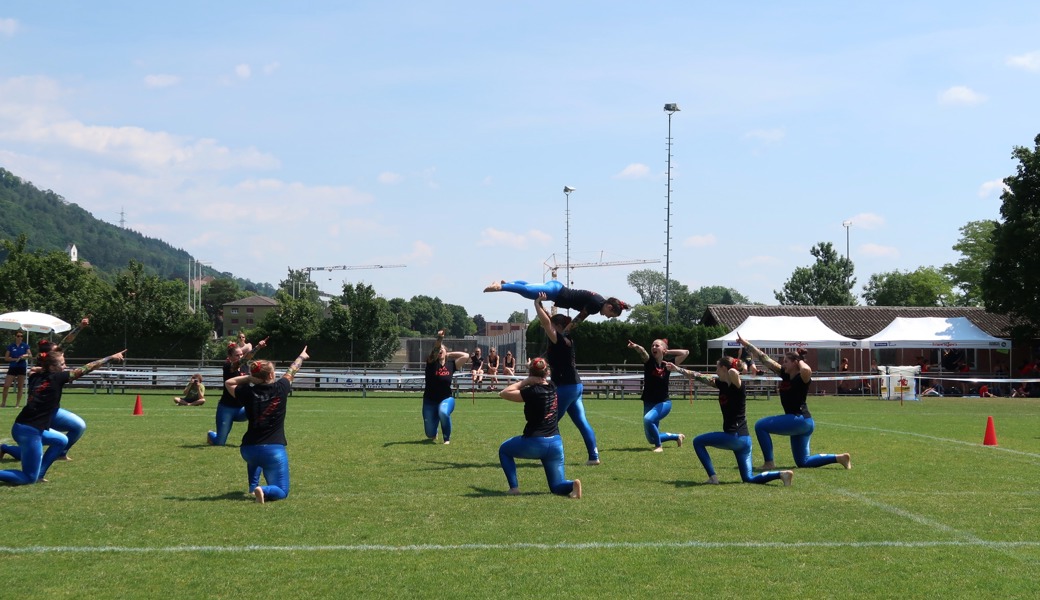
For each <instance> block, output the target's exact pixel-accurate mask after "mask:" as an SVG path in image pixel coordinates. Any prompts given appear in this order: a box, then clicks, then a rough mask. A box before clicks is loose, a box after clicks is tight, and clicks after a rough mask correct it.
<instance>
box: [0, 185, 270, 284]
mask: <svg viewBox="0 0 1040 600" xmlns="http://www.w3.org/2000/svg"><path fill="white" fill-rule="evenodd" d="M0 214H2V215H3V219H0V239H16V238H17V237H18V236H19V235H20V234H22V233H24V234H26V235H27V236H28V238H29V239H28V249H29V250H43V251H52V250H60V251H64V250H65V249H66V248H67V247H68V245H69V244H75V245H76V247H77V249H79V251H80V253H81V258H82V259H83V260H86V261H89V262H90V264H91V265H92V266H93V267H94V269H96V270H97V271H98V273H99V274H100V275H101V276H102V277H104V278H108V277H109V276H110V275H111V274H113V273H116V272H118V271H119V270H121V269H123V268H125V267H126V265H127V263H128V262H129V261H130V259H134V260H137V261H138V262H140V263H142V264H143V265H144V266H145V269H147V270H148V272H150V273H154V274H156V275H158V276H160V277H162V278H164V279H181V280H184V279H187V270H188V259H189V258H193V257H192V256H191V255H190V254H188V252H186V251H185V250H182V249H180V248H174V247H173V246H171V245H169V244H168V243H166V242H164V241H162V240H159V239H155V238H150V237H147V236H144V235H141V234H140V233H137V232H136V231H132V230H129V229H123V228H121V227H117V226H115V225H112V224H110V223H106V222H104V221H101V220H99V219H96V218H94V216H93V215H91V214H90V213H89V212H87V211H86V210H84V209H82V208H80V207H79V206H78V205H76V204H74V203H72V202H69V201H68V200H66V199H65V198H63V197H62V196H61V195H59V194H57V193H55V192H52V191H50V190H40V189H38V188H36V187H35V186H34V185H33V184H32V183H30V182H28V181H25V180H23V179H22V178H20V177H18V176H17V175H15V174H14V173H11V172H10V171H8V170H6V169H4V168H2V167H0ZM3 258H4V256H3V254H2V251H0V259H3ZM204 273H205V274H206V275H212V276H214V277H224V278H229V279H235V280H236V281H237V282H238V284H239V286H241V287H242V288H243V289H246V290H249V291H255V292H257V293H260V294H266V295H273V294H274V287H273V286H271V285H270V284H268V283H261V284H256V283H254V282H251V281H249V280H246V279H239V278H236V277H235V276H234V275H233V274H231V273H221V272H218V271H215V270H212V269H208V268H205V267H204Z"/></svg>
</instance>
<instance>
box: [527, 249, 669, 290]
mask: <svg viewBox="0 0 1040 600" xmlns="http://www.w3.org/2000/svg"><path fill="white" fill-rule="evenodd" d="M603 252H604V251H602V250H601V251H600V253H599V260H598V261H595V262H583V263H571V264H570V268H572V269H585V268H589V267H617V266H621V265H649V264H653V263H659V262H661V261H660V260H648V259H630V260H603ZM549 261H552V262H551V263H550V262H549ZM542 266H543V267H545V271H543V272H542V278H543V279H544V278H545V276H546V275H547V274H551V275H552V278H553V279H556V272H557V270H558V269H559V268H560V267H564V266H567V265H561V264H559V263H557V262H556V255H555V254H553V255H552V256H550V257H549V258H547V259H545V262H544V263H542ZM571 283H573V282H570V281H568V282H567V285H568V286H570V285H571Z"/></svg>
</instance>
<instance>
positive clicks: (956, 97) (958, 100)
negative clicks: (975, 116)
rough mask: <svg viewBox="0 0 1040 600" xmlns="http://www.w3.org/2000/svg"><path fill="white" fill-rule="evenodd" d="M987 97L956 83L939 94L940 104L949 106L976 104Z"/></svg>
mask: <svg viewBox="0 0 1040 600" xmlns="http://www.w3.org/2000/svg"><path fill="white" fill-rule="evenodd" d="M986 99H987V98H986V96H984V95H982V94H980V93H978V92H976V91H975V90H973V89H971V88H969V87H967V86H963V85H955V86H953V87H951V88H949V89H948V90H945V91H943V92H941V93H940V94H939V104H945V105H948V106H975V105H977V104H982V103H983V102H985V101H986Z"/></svg>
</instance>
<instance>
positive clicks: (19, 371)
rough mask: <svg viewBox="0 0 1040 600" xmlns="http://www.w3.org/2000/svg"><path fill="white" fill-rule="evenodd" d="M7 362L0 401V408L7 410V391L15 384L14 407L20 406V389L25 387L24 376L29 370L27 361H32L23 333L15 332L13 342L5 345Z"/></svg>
mask: <svg viewBox="0 0 1040 600" xmlns="http://www.w3.org/2000/svg"><path fill="white" fill-rule="evenodd" d="M4 360H6V361H7V363H8V365H7V375H6V376H5V377H4V395H3V400H2V401H0V408H7V390H8V389H9V388H10V387H11V384H12V383H13V384H15V396H14V407H15V408H18V407H19V406H21V405H22V388H23V387H24V386H25V374H26V372H27V371H28V369H29V361H30V360H32V352H30V351H29V344H28V343H27V342H26V341H25V332H23V331H16V332H15V333H14V342H13V343H10V344H8V345H7V351H6V352H5V353H4Z"/></svg>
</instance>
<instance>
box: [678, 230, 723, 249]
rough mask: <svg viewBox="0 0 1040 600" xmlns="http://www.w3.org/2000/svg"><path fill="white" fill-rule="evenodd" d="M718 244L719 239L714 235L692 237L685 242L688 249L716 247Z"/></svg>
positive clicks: (684, 244)
mask: <svg viewBox="0 0 1040 600" xmlns="http://www.w3.org/2000/svg"><path fill="white" fill-rule="evenodd" d="M716 243H718V239H717V238H716V237H715V234H714V233H709V234H707V235H691V236H690V237H688V238H686V239H685V240H683V244H682V245H683V246H685V247H687V248H704V247H706V246H714V245H715V244H716Z"/></svg>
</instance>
